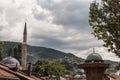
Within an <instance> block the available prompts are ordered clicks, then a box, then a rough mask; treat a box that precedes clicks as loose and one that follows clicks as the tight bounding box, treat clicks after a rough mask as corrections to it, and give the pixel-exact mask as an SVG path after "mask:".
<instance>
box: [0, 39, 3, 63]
mask: <svg viewBox="0 0 120 80" xmlns="http://www.w3.org/2000/svg"><path fill="white" fill-rule="evenodd" d="M2 52H3V42H1V41H0V61H1V60H2Z"/></svg>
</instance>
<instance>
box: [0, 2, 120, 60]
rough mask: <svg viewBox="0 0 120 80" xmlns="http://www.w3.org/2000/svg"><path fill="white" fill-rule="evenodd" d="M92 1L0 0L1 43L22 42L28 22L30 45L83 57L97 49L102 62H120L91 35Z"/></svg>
mask: <svg viewBox="0 0 120 80" xmlns="http://www.w3.org/2000/svg"><path fill="white" fill-rule="evenodd" d="M91 1H92V0H0V40H4V41H15V42H22V34H23V28H24V24H25V20H26V21H27V27H28V44H29V45H35V46H43V47H48V48H54V49H57V50H61V51H64V52H67V53H73V54H74V55H76V56H78V57H82V58H86V56H87V55H89V54H90V53H92V49H93V48H95V50H96V52H97V53H100V55H101V56H102V57H103V59H109V60H114V61H119V60H120V58H117V57H116V56H115V55H114V54H113V53H108V52H107V49H106V48H104V47H102V44H103V42H102V41H98V40H97V39H96V38H95V37H94V36H93V35H92V34H91V32H92V29H91V27H90V26H89V24H88V16H89V5H90V2H91Z"/></svg>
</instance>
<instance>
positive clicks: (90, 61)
mask: <svg viewBox="0 0 120 80" xmlns="http://www.w3.org/2000/svg"><path fill="white" fill-rule="evenodd" d="M108 67H109V64H106V63H104V61H103V59H102V57H101V56H100V55H99V54H98V53H92V54H90V55H88V57H87V59H86V60H85V63H83V64H80V65H79V68H81V69H84V71H85V74H86V80H105V77H104V75H105V74H104V72H105V70H106V68H108Z"/></svg>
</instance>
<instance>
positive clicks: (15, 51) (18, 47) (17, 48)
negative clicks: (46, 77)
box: [8, 44, 21, 62]
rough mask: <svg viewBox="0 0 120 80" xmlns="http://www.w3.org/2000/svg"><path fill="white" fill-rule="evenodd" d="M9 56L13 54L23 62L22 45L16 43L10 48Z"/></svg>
mask: <svg viewBox="0 0 120 80" xmlns="http://www.w3.org/2000/svg"><path fill="white" fill-rule="evenodd" d="M8 56H13V57H15V58H16V59H18V60H19V62H21V45H19V44H16V45H14V46H13V47H11V48H10V49H9V50H8Z"/></svg>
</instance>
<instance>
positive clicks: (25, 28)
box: [23, 21, 27, 35]
mask: <svg viewBox="0 0 120 80" xmlns="http://www.w3.org/2000/svg"><path fill="white" fill-rule="evenodd" d="M23 34H24V35H26V34H27V23H26V21H25V27H24V32H23Z"/></svg>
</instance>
